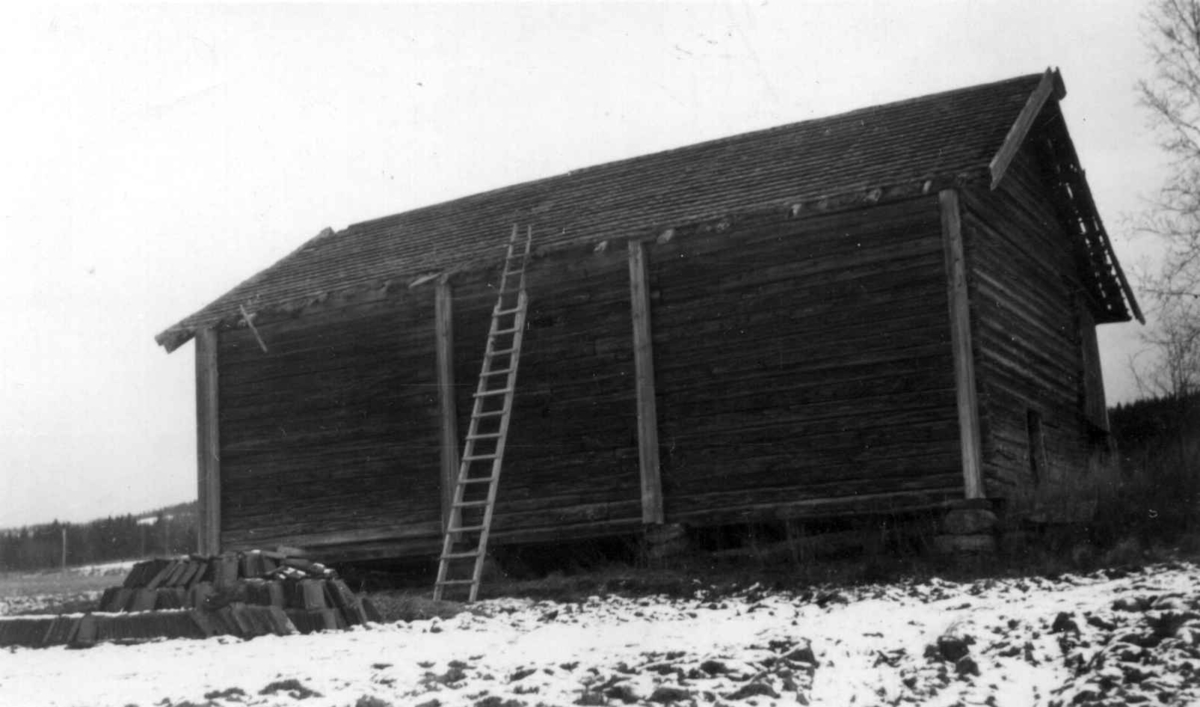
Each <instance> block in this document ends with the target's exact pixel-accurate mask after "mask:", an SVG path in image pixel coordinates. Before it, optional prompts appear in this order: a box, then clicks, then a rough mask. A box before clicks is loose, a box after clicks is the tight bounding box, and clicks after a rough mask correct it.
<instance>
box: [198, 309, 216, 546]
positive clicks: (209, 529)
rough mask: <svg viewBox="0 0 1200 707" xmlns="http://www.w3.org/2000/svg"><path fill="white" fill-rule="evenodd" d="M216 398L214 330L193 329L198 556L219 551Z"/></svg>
mask: <svg viewBox="0 0 1200 707" xmlns="http://www.w3.org/2000/svg"><path fill="white" fill-rule="evenodd" d="M217 403H218V400H217V332H216V330H215V329H212V328H206V329H200V330H198V331H197V332H196V461H197V467H196V468H197V472H198V473H197V480H198V482H199V489H198V491H199V493H198V504H197V505H198V509H197V510H198V518H197V521H198V525H199V527H198V528H197V537H198V539H199V545H200V547H199V548H198V549H199V551H200V554H202V555H215V554H217V553H219V552H220V551H221V445H220V434H219V425H218V418H217V415H218V411H219V409H220V408H219V407H218V404H217Z"/></svg>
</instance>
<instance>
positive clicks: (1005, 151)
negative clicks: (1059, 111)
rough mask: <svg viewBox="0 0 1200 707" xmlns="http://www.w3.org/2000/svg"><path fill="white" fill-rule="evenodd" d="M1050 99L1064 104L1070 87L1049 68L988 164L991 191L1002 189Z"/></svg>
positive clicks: (1054, 70)
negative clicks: (1002, 180)
mask: <svg viewBox="0 0 1200 707" xmlns="http://www.w3.org/2000/svg"><path fill="white" fill-rule="evenodd" d="M1051 96H1053V97H1054V98H1055V99H1057V100H1060V101H1061V100H1062V99H1064V98H1066V96H1067V87H1066V85H1065V84H1063V80H1062V74H1060V73H1059V72H1058V69H1051V68H1049V67H1047V68H1046V72H1045V73H1043V74H1042V80H1041V81H1040V82H1038V85H1037V88H1035V89H1033V93H1031V94H1029V99H1028V100H1027V101H1025V107H1024V108H1022V109H1021V112H1020V113H1019V114H1018V115H1017V119H1016V120H1015V121H1013V124H1012V127H1010V128H1009V129H1008V135H1006V136H1005V137H1004V143H1003V144H1001V145H1000V149H999V150H997V151H996V154H995V156H993V157H992V161H991V162H989V163H988V169H989V170H990V171H991V173H992V189H995V188H996V187H998V186H1000V180H1001V179H1003V178H1004V174H1005V173H1006V172H1007V171H1008V166H1009V165H1010V164H1012V161H1013V158H1015V157H1016V156H1017V152H1019V151H1020V149H1021V145H1022V144H1024V142H1025V138H1026V137H1027V136H1028V135H1029V131H1030V130H1031V129H1032V128H1033V125H1034V123H1035V122H1036V121H1037V118H1038V116H1039V115H1041V113H1042V109H1043V108H1044V107H1045V106H1046V102H1047V101H1049V100H1050V97H1051Z"/></svg>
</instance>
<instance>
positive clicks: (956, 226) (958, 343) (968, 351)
mask: <svg viewBox="0 0 1200 707" xmlns="http://www.w3.org/2000/svg"><path fill="white" fill-rule="evenodd" d="M938 202H939V203H940V205H941V211H942V242H943V245H944V246H945V253H946V289H947V295H948V298H949V301H950V346H951V349H952V350H953V356H954V388H955V391H956V392H957V398H958V430H959V438H960V439H961V441H962V468H963V490H964V495H965V497H966V498H983V456H982V449H981V440H980V432H979V397H978V394H977V392H976V389H975V361H974V358H973V357H972V345H971V304H970V301H969V299H968V292H967V263H966V256H965V254H964V250H963V239H962V212H961V209H960V207H959V203H958V192H957V191H955V190H954V189H945V190H943V191H941V192H940V193H939V194H938Z"/></svg>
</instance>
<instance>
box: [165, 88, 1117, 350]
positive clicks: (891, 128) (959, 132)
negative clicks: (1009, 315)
mask: <svg viewBox="0 0 1200 707" xmlns="http://www.w3.org/2000/svg"><path fill="white" fill-rule="evenodd" d="M1049 76H1051V74H1050V72H1047V73H1046V74H1031V75H1028V76H1020V77H1017V78H1013V79H1008V80H1005V81H999V82H996V83H991V84H985V85H980V86H973V87H970V88H963V89H958V90H954V91H948V92H945V93H938V94H934V95H929V96H924V97H921V98H914V99H910V100H906V101H901V102H897V103H890V104H886V105H881V106H875V107H871V108H865V109H861V110H856V111H852V112H849V113H843V114H841V115H835V116H832V117H828V118H820V119H816V120H808V121H804V122H800V123H793V124H790V125H784V126H780V127H776V128H771V129H767V130H760V131H757V132H752V133H746V134H743V135H736V136H733V137H728V138H723V139H720V140H713V141H710V142H705V143H701V144H697V145H691V146H688V147H681V148H677V149H672V150H667V151H665V152H658V153H654V154H650V155H645V156H642V157H635V158H632V159H627V160H622V161H619V162H612V163H608V164H603V165H599V166H596V167H589V168H586V169H580V170H576V171H573V172H568V173H567V174H563V175H559V176H556V177H550V178H548V179H542V180H538V181H533V182H527V183H524V184H517V185H514V186H510V187H505V188H502V189H497V190H494V191H490V192H486V193H482V194H476V195H474V196H468V197H464V198H461V199H455V200H453V201H448V202H445V203H441V204H436V205H433V206H427V207H423V208H419V209H414V210H412V211H407V212H405V213H401V214H396V215H394V216H387V217H384V218H379V219H375V220H372V221H366V222H363V223H358V224H354V225H352V226H349V227H347V228H346V229H345V230H343V231H340V232H336V233H335V232H332V231H329V230H326V231H323V232H322V233H321V234H320V235H318V236H317V237H315V238H313V239H311V240H310V241H308V242H307V243H305V244H304V245H303V246H301V247H300V248H299V249H297V250H296V251H294V252H293V253H291V254H290V255H288V256H286V257H285V258H283V259H282V260H280V261H279V262H277V263H276V264H274V265H272V266H271V267H269V268H267V269H266V270H263V271H262V272H260V273H258V274H257V275H255V276H254V277H252V278H250V279H249V280H246V281H245V282H243V283H242V284H240V285H238V286H237V287H235V288H234V289H232V290H231V291H229V292H228V293H226V294H225V295H223V296H221V297H220V298H218V299H217V300H216V301H214V302H213V303H211V304H209V305H208V306H207V307H205V308H203V309H201V310H200V311H199V312H196V313H195V314H192V315H191V316H189V317H187V318H185V319H183V320H182V321H180V322H179V323H177V324H175V325H174V326H172V327H170V328H168V329H167V330H165V331H163V332H162V333H160V334H159V335H158V336H157V337H156V340H157V341H158V343H160V344H161V345H163V346H164V347H166V349H167V350H168V351H171V350H173V349H175V348H177V347H179V346H180V345H182V344H183V343H185V342H186V341H187V340H188V339H190V338H191V337H192V336H193V334H194V333H195V331H196V330H197V329H199V328H203V327H208V326H214V325H219V324H223V323H229V322H231V321H235V320H237V319H240V318H241V316H242V315H241V310H242V308H245V309H246V310H247V311H249V312H252V313H253V312H261V311H270V310H276V309H288V308H295V307H297V306H298V305H302V304H303V303H304V302H309V301H315V300H317V299H320V298H323V297H325V296H327V295H329V294H331V293H335V292H339V291H344V290H353V289H358V288H371V287H379V286H381V285H382V284H383V283H384V282H395V283H404V284H408V283H409V282H411V281H413V280H415V279H417V278H420V277H422V276H425V275H428V274H430V273H437V272H443V271H446V270H449V269H452V268H455V267H460V266H462V265H463V264H464V263H469V262H472V261H480V260H489V259H490V260H494V259H496V256H497V253H499V251H498V250H497V246H498V245H500V244H502V243H503V241H504V239H505V235H506V234H507V232H508V230H509V229H510V228H511V226H512V224H514V223H517V224H521V225H522V226H524V225H526V224H528V225H531V226H532V227H533V229H534V242H535V245H536V247H537V248H538V249H539V250H540V251H545V250H548V249H552V248H556V247H561V246H569V245H576V244H586V243H590V242H598V241H602V240H607V239H610V238H628V237H638V236H647V235H651V234H654V233H657V232H659V231H661V230H663V229H665V228H668V227H674V226H678V225H684V224H688V223H695V222H699V221H705V220H711V219H717V218H721V217H722V216H724V215H727V214H731V213H736V212H738V211H740V210H752V209H762V208H767V207H772V206H781V207H786V205H788V204H794V203H801V202H807V201H811V200H813V199H817V198H824V197H835V196H838V195H844V194H849V193H853V192H867V191H870V190H875V189H887V188H892V187H897V186H903V185H911V184H922V183H925V184H927V183H929V182H931V181H932V182H935V183H938V184H943V185H944V184H946V183H966V182H974V181H975V180H988V179H990V177H991V174H990V173H989V162H990V161H991V160H992V159H993V158H994V157H995V156H996V155H997V153H998V151H999V150H1000V149H1001V147H1002V145H1004V144H1005V139H1006V136H1009V134H1010V131H1011V130H1012V129H1013V127H1014V125H1015V124H1017V121H1018V118H1019V116H1020V115H1021V113H1022V110H1023V109H1024V108H1025V107H1026V105H1027V103H1029V102H1030V100H1031V96H1034V95H1035V92H1036V91H1037V90H1038V89H1039V86H1042V87H1043V92H1044V86H1045V81H1046V80H1047V77H1049ZM1054 78H1055V80H1057V74H1054ZM1018 138H1019V136H1018ZM1010 141H1011V138H1010ZM985 183H986V182H985ZM1129 296H1130V297H1132V295H1131V294H1130V295H1129Z"/></svg>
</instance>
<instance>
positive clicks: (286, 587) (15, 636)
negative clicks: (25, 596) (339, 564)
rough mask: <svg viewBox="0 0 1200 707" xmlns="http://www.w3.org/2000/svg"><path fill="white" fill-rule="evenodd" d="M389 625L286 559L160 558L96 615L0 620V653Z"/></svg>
mask: <svg viewBox="0 0 1200 707" xmlns="http://www.w3.org/2000/svg"><path fill="white" fill-rule="evenodd" d="M380 620H382V619H381V617H380V616H379V614H378V612H377V611H376V610H375V608H374V606H373V605H372V604H371V603H370V600H368V599H365V598H360V597H358V596H356V595H355V594H354V592H353V591H351V590H350V588H349V587H348V586H346V583H345V582H343V581H342V580H341V579H338V577H337V574H336V573H335V572H334V571H333V570H331V569H329V568H327V567H324V566H323V565H321V564H319V563H315V562H312V561H310V560H307V559H304V558H300V557H292V556H288V555H285V554H283V553H276V552H260V551H251V552H244V553H226V554H223V555H218V556H214V557H202V556H198V555H192V556H190V557H186V558H179V559H173V560H166V559H157V560H149V561H147V562H142V563H139V564H137V565H135V566H134V567H133V569H132V570H131V571H130V573H129V575H128V576H127V577H126V578H125V582H124V583H123V584H122V585H121V586H120V587H110V588H109V589H107V590H105V591H104V594H103V596H102V597H101V599H100V602H99V607H98V611H97V613H89V614H84V615H74V616H29V617H13V618H6V619H0V646H13V645H16V646H48V645H62V644H68V645H72V646H80V647H83V646H90V645H93V644H95V643H98V642H102V641H112V642H139V641H146V640H152V639H155V638H207V637H210V636H226V635H227V636H237V637H241V638H252V637H254V636H264V635H278V636H283V635H288V634H292V633H297V632H300V633H310V632H312V631H324V630H333V629H344V628H347V627H349V626H353V625H356V624H365V623H367V622H368V621H380Z"/></svg>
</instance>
